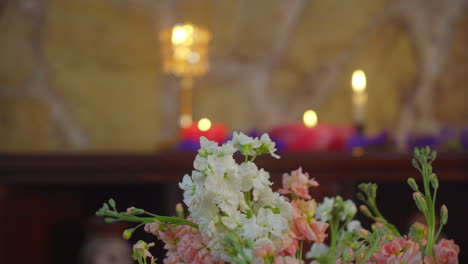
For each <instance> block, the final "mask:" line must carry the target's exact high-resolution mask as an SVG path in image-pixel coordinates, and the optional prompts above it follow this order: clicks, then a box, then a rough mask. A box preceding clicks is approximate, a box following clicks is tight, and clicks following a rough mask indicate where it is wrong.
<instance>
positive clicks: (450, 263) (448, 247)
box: [434, 239, 460, 264]
mask: <svg viewBox="0 0 468 264" xmlns="http://www.w3.org/2000/svg"><path fill="white" fill-rule="evenodd" d="M434 253H435V257H436V259H437V263H443V264H458V253H460V247H459V246H457V245H456V244H455V243H454V242H453V240H447V239H441V240H440V241H439V243H437V244H436V245H435V247H434Z"/></svg>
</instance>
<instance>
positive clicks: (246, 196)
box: [244, 191, 253, 218]
mask: <svg viewBox="0 0 468 264" xmlns="http://www.w3.org/2000/svg"><path fill="white" fill-rule="evenodd" d="M244 199H245V203H246V204H247V207H248V209H247V218H251V217H252V216H253V211H252V202H251V199H250V191H249V192H244Z"/></svg>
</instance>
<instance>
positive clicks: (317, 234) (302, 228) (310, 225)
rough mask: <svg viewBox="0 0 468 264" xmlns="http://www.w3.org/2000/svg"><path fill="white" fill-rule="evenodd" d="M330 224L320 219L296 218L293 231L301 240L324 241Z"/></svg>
mask: <svg viewBox="0 0 468 264" xmlns="http://www.w3.org/2000/svg"><path fill="white" fill-rule="evenodd" d="M327 228H328V224H327V223H325V222H320V221H311V222H309V221H307V219H306V218H305V217H300V218H295V219H294V228H293V231H294V233H295V234H296V236H297V237H298V238H299V239H300V240H307V241H314V242H316V243H323V241H324V240H325V238H327V236H328V235H327V234H326V233H325V231H326V230H327Z"/></svg>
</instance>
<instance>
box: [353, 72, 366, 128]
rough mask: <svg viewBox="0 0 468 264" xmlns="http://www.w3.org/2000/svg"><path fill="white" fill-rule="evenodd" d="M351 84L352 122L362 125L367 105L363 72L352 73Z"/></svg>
mask: <svg viewBox="0 0 468 264" xmlns="http://www.w3.org/2000/svg"><path fill="white" fill-rule="evenodd" d="M351 84H352V87H353V121H354V123H355V124H357V125H363V124H364V119H365V114H366V104H367V92H366V75H365V74H364V71H362V70H356V71H354V73H353V77H352V78H351Z"/></svg>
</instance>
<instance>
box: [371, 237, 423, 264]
mask: <svg viewBox="0 0 468 264" xmlns="http://www.w3.org/2000/svg"><path fill="white" fill-rule="evenodd" d="M372 260H373V261H374V262H375V263H376V264H393V263H395V264H397V263H407V264H420V263H421V262H422V260H421V251H420V250H419V246H418V244H417V243H415V242H414V241H412V240H407V239H406V238H402V237H400V238H395V239H393V240H392V241H390V242H388V243H384V244H382V245H380V250H379V251H378V252H377V253H375V254H374V255H373V256H372Z"/></svg>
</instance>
